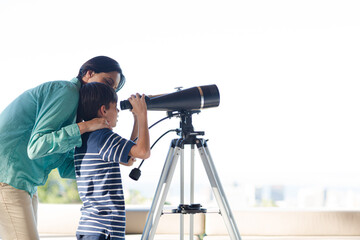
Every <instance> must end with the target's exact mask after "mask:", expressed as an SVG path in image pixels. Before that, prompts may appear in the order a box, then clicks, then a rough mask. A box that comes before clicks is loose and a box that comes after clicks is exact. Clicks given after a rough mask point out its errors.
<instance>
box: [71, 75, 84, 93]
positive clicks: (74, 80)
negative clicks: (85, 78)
mask: <svg viewBox="0 0 360 240" xmlns="http://www.w3.org/2000/svg"><path fill="white" fill-rule="evenodd" d="M70 82H72V83H74V84H75V85H76V87H77V89H78V90H80V88H81V81H80V80H79V79H78V78H76V77H75V78H73V79H71V80H70Z"/></svg>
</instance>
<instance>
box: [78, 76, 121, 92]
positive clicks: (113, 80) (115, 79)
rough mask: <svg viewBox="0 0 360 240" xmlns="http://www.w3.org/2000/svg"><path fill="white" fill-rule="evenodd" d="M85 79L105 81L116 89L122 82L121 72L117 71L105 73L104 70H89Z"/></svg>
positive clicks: (85, 80)
mask: <svg viewBox="0 0 360 240" xmlns="http://www.w3.org/2000/svg"><path fill="white" fill-rule="evenodd" d="M83 81H84V82H86V83H91V82H100V83H105V84H106V85H109V86H110V87H112V88H113V89H115V90H116V88H117V86H118V85H119V83H120V73H118V72H116V71H113V72H108V73H104V72H101V73H95V72H91V71H88V72H87V73H86V75H85V76H84V78H83Z"/></svg>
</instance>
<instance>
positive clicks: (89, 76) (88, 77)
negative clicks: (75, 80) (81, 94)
mask: <svg viewBox="0 0 360 240" xmlns="http://www.w3.org/2000/svg"><path fill="white" fill-rule="evenodd" d="M94 74H95V72H94V71H93V70H87V72H86V74H85V75H84V76H83V78H82V80H83V81H84V82H86V83H88V82H89V79H90V78H92V76H94Z"/></svg>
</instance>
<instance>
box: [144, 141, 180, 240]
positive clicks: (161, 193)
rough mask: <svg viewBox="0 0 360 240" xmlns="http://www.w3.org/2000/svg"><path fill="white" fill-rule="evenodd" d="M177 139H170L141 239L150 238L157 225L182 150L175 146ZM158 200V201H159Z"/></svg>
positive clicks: (150, 239)
mask: <svg viewBox="0 0 360 240" xmlns="http://www.w3.org/2000/svg"><path fill="white" fill-rule="evenodd" d="M178 143H179V141H177V142H176V143H175V140H173V141H172V143H171V146H170V149H169V152H168V155H167V157H166V161H165V164H164V167H163V170H162V173H161V176H160V180H159V183H158V186H157V189H156V192H155V195H154V198H153V201H152V204H151V208H150V211H149V215H148V218H147V220H146V224H145V227H144V232H143V235H142V236H141V240H152V239H154V235H155V232H156V228H157V225H158V223H159V220H160V216H161V213H162V210H163V206H164V203H165V200H166V196H167V193H168V191H169V188H170V184H171V180H172V177H173V175H174V170H175V168H176V164H177V161H178V158H179V155H180V152H181V151H182V148H180V147H179V146H177V145H178ZM159 200H160V201H159Z"/></svg>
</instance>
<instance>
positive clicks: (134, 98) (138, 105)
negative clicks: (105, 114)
mask: <svg viewBox="0 0 360 240" xmlns="http://www.w3.org/2000/svg"><path fill="white" fill-rule="evenodd" d="M129 102H130V104H131V106H132V107H133V108H132V110H131V112H132V113H133V114H134V116H135V117H146V114H147V106H146V102H145V95H144V94H143V95H141V96H140V94H139V93H137V94H136V95H131V97H130V98H129Z"/></svg>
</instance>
